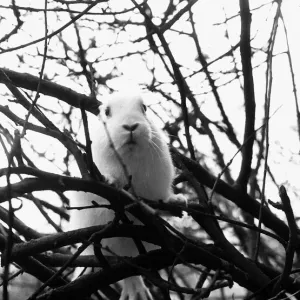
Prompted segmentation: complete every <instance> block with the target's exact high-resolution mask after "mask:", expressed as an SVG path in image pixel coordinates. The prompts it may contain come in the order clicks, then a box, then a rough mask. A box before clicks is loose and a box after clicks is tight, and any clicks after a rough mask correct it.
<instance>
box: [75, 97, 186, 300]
mask: <svg viewBox="0 0 300 300" xmlns="http://www.w3.org/2000/svg"><path fill="white" fill-rule="evenodd" d="M101 114H103V116H102V117H100V118H99V119H100V120H99V121H98V124H97V125H96V126H97V127H95V125H94V124H93V125H92V127H93V128H91V126H89V127H90V131H91V139H92V153H93V160H94V162H95V164H96V166H97V167H98V169H99V171H100V172H101V174H103V175H104V176H105V177H106V178H107V179H108V181H109V182H110V183H114V184H115V185H116V186H117V187H124V186H125V185H127V184H128V180H129V178H127V176H126V172H125V170H124V167H123V166H122V164H123V165H125V166H126V170H127V174H128V175H130V176H131V187H132V189H131V191H134V193H135V194H136V195H137V196H140V197H143V198H146V199H149V200H156V201H157V200H160V199H161V200H168V199H170V198H172V199H173V200H174V199H175V200H176V199H178V200H179V201H181V200H183V199H184V196H182V195H174V194H173V191H172V181H173V179H174V175H175V172H174V167H173V164H172V160H171V155H170V152H169V148H168V145H167V143H166V141H165V137H164V133H163V132H162V131H161V130H160V129H159V128H158V127H157V126H156V125H155V124H154V123H153V122H152V121H150V120H149V119H148V117H147V114H146V106H145V105H144V103H143V100H142V98H141V96H140V95H126V94H121V93H118V94H115V95H113V96H112V97H111V98H110V99H109V100H108V101H107V104H106V106H105V108H103V110H102V113H101ZM103 121H104V122H105V124H106V129H105V127H104V124H103ZM107 132H108V134H109V136H110V138H109V137H108V134H107ZM111 142H112V144H113V147H112V144H111ZM116 151H117V153H118V155H116ZM117 156H118V157H119V158H118V157H117ZM120 159H121V161H122V163H121V162H120ZM129 191H130V190H129ZM92 200H96V201H97V202H98V203H100V204H103V203H107V201H106V200H105V199H103V198H101V197H98V196H96V195H93V194H89V193H76V196H75V197H73V200H72V199H71V205H72V206H86V205H91V201H92ZM113 217H114V212H113V211H112V210H108V209H105V208H96V209H84V210H72V215H71V228H72V229H74V228H83V227H87V226H92V225H99V224H106V223H107V222H109V221H111V220H112V219H113ZM131 219H132V218H131ZM135 221H137V220H135ZM101 244H102V246H104V247H105V246H106V247H108V248H109V249H111V250H112V252H114V253H116V254H117V255H122V256H136V255H138V251H137V249H136V246H135V243H134V242H133V240H132V239H129V238H111V239H106V240H103V241H102V242H101ZM85 254H93V249H90V248H88V249H87V250H86V251H85ZM122 284H123V289H122V293H121V298H120V300H137V299H142V300H146V299H152V297H151V294H150V293H149V291H148V289H147V287H146V286H145V284H144V282H143V279H142V277H140V276H135V277H131V278H127V279H125V280H123V283H122Z"/></svg>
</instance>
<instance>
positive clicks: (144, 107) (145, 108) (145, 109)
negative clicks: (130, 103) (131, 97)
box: [142, 104, 147, 112]
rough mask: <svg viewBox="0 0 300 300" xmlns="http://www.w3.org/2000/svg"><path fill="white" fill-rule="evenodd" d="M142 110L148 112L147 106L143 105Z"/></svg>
mask: <svg viewBox="0 0 300 300" xmlns="http://www.w3.org/2000/svg"><path fill="white" fill-rule="evenodd" d="M142 110H143V112H146V111H147V106H146V105H145V104H142Z"/></svg>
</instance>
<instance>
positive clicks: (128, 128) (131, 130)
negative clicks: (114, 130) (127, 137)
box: [123, 123, 139, 132]
mask: <svg viewBox="0 0 300 300" xmlns="http://www.w3.org/2000/svg"><path fill="white" fill-rule="evenodd" d="M138 126H139V123H134V124H132V125H127V124H124V125H123V128H124V129H126V130H128V131H130V132H133V131H134V130H135V129H136V128H137V127H138Z"/></svg>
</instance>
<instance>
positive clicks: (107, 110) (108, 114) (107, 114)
mask: <svg viewBox="0 0 300 300" xmlns="http://www.w3.org/2000/svg"><path fill="white" fill-rule="evenodd" d="M105 115H106V116H107V117H110V116H111V111H110V107H109V106H107V107H106V108H105Z"/></svg>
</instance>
